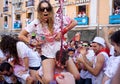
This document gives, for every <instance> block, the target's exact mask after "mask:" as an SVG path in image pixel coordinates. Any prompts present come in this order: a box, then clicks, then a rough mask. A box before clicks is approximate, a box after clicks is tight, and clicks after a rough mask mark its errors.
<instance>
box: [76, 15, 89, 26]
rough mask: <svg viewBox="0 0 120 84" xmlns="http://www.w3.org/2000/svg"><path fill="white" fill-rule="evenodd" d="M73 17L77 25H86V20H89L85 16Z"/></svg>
mask: <svg viewBox="0 0 120 84" xmlns="http://www.w3.org/2000/svg"><path fill="white" fill-rule="evenodd" d="M74 19H75V20H76V21H77V23H78V25H88V22H89V21H88V17H87V16H85V17H75V18H74Z"/></svg>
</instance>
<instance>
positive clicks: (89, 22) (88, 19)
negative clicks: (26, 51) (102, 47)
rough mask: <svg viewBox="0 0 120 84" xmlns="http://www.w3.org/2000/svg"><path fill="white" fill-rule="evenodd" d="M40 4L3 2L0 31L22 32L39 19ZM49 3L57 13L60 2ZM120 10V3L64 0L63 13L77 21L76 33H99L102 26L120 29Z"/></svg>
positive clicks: (35, 0) (34, 0) (30, 0)
mask: <svg viewBox="0 0 120 84" xmlns="http://www.w3.org/2000/svg"><path fill="white" fill-rule="evenodd" d="M40 1H41V0H0V3H1V7H0V21H1V22H0V31H1V32H19V31H20V30H21V29H22V28H24V27H25V26H26V25H27V24H29V23H30V22H31V21H32V20H33V19H35V18H36V17H37V5H38V3H39V2H40ZM49 1H50V3H51V4H52V6H53V7H54V11H55V12H56V11H57V9H58V8H59V6H60V4H59V2H58V0H49ZM119 10H120V1H119V0H64V7H63V14H64V15H66V16H69V17H70V18H73V19H75V20H77V21H78V25H77V26H76V27H75V28H74V29H73V30H82V29H83V30H84V29H85V30H92V29H93V30H97V29H99V28H100V27H102V26H116V25H118V26H117V27H119V24H120V20H119V19H120V17H119V13H120V12H119ZM116 19H117V21H113V20H116ZM97 32H99V30H97Z"/></svg>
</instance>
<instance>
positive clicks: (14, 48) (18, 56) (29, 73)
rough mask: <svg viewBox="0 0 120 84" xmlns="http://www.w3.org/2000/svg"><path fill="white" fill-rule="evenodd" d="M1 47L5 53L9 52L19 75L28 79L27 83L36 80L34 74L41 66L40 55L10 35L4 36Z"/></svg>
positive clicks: (15, 70)
mask: <svg viewBox="0 0 120 84" xmlns="http://www.w3.org/2000/svg"><path fill="white" fill-rule="evenodd" d="M0 47H1V50H2V51H3V53H6V52H9V58H13V60H11V64H12V66H13V68H14V73H15V75H16V76H17V77H19V78H21V79H23V80H25V81H26V84H32V83H33V82H34V77H35V76H34V74H35V72H36V70H38V69H39V68H40V66H41V59H40V57H39V56H40V55H39V54H38V53H37V52H35V51H33V50H32V49H31V48H29V47H28V46H27V45H26V44H25V43H24V42H22V41H19V40H18V39H15V38H13V37H11V36H9V35H5V36H3V37H2V39H1V42H0Z"/></svg>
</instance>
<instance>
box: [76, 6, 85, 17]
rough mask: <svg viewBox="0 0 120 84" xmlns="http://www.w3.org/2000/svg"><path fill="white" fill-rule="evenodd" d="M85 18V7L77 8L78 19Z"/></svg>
mask: <svg viewBox="0 0 120 84" xmlns="http://www.w3.org/2000/svg"><path fill="white" fill-rule="evenodd" d="M84 16H86V5H82V6H78V17H84Z"/></svg>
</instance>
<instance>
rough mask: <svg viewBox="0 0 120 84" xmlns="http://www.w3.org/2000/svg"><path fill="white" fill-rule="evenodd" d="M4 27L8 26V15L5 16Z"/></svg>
mask: <svg viewBox="0 0 120 84" xmlns="http://www.w3.org/2000/svg"><path fill="white" fill-rule="evenodd" d="M4 28H8V17H7V16H5V17H4Z"/></svg>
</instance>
